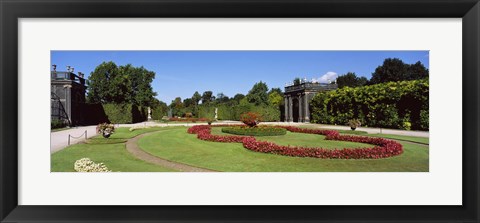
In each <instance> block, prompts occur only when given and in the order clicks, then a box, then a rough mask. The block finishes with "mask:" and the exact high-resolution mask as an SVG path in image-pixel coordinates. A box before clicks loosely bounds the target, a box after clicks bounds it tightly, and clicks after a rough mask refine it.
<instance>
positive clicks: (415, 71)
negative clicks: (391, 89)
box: [407, 61, 429, 80]
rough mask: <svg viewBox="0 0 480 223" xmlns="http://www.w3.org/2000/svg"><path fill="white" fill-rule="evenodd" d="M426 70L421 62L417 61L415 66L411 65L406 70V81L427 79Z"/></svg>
mask: <svg viewBox="0 0 480 223" xmlns="http://www.w3.org/2000/svg"><path fill="white" fill-rule="evenodd" d="M428 73H429V71H428V69H427V68H425V66H424V65H423V64H422V62H420V61H417V62H416V63H415V64H411V65H410V66H408V68H407V79H408V80H418V79H425V78H427V77H428Z"/></svg>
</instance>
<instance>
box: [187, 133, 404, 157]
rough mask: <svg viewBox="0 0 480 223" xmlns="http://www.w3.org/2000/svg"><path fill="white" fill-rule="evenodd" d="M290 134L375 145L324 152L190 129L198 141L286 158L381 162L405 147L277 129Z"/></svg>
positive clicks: (364, 138)
mask: <svg viewBox="0 0 480 223" xmlns="http://www.w3.org/2000/svg"><path fill="white" fill-rule="evenodd" d="M277 127H279V128H284V129H286V130H288V131H291V132H299V133H307V134H319V135H325V136H326V137H325V140H337V141H349V142H360V143H368V144H373V145H375V146H374V147H372V148H343V149H324V148H316V147H314V148H309V147H301V146H281V145H277V144H275V143H272V142H265V141H257V140H256V139H255V138H254V137H252V136H220V135H212V134H211V127H210V126H208V125H198V126H193V127H191V128H189V129H188V130H187V132H188V133H190V134H197V138H199V139H201V140H206V141H212V142H238V143H240V142H241V143H242V144H243V147H245V148H246V149H248V150H252V151H255V152H262V153H272V154H278V155H284V156H295V157H315V158H322V159H379V158H387V157H392V156H396V155H400V154H401V153H402V152H403V147H402V145H401V144H400V143H397V142H395V141H393V140H388V139H383V138H375V137H367V136H350V135H340V134H339V133H338V132H337V131H334V130H320V129H304V128H297V127H292V126H277Z"/></svg>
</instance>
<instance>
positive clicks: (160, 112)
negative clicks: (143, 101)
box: [151, 100, 169, 120]
mask: <svg viewBox="0 0 480 223" xmlns="http://www.w3.org/2000/svg"><path fill="white" fill-rule="evenodd" d="M151 109H152V119H153V120H161V119H162V118H163V116H167V115H168V109H169V108H168V106H167V104H166V103H165V102H162V101H158V100H157V102H156V103H155V104H154V105H153V106H152V107H151Z"/></svg>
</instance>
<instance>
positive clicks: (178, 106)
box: [169, 97, 184, 116]
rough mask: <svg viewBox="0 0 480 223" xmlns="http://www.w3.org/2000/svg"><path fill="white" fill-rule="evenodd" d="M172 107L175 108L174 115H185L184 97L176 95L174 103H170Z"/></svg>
mask: <svg viewBox="0 0 480 223" xmlns="http://www.w3.org/2000/svg"><path fill="white" fill-rule="evenodd" d="M169 107H170V108H172V109H173V115H175V116H183V108H184V105H183V103H182V98H180V97H176V98H175V99H174V100H173V101H172V103H170V106H169Z"/></svg>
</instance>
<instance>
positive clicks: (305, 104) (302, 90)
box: [284, 79, 338, 122]
mask: <svg viewBox="0 0 480 223" xmlns="http://www.w3.org/2000/svg"><path fill="white" fill-rule="evenodd" d="M337 88H338V86H337V84H322V83H314V82H308V81H306V79H305V80H301V81H300V83H297V84H292V85H289V86H286V87H285V94H284V99H285V112H284V114H285V119H284V120H285V121H286V122H310V106H309V104H310V101H311V100H312V98H313V97H314V96H315V94H317V93H318V92H323V91H330V90H335V89H337Z"/></svg>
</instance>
